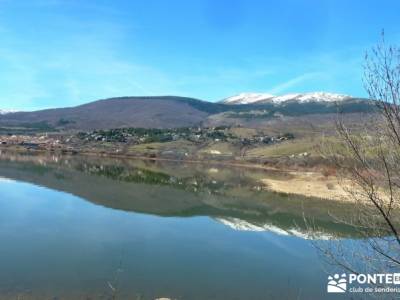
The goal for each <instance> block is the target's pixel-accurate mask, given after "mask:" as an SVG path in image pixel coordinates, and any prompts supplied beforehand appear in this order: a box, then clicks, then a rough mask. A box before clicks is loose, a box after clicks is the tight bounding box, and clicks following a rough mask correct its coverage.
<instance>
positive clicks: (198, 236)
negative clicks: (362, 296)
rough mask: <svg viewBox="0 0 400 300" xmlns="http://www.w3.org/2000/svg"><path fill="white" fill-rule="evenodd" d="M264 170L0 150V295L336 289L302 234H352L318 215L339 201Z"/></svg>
mask: <svg viewBox="0 0 400 300" xmlns="http://www.w3.org/2000/svg"><path fill="white" fill-rule="evenodd" d="M266 176H275V177H276V176H282V174H280V173H279V172H276V173H274V172H272V171H268V172H267V171H264V170H252V169H239V168H229V167H226V166H225V167H224V166H218V165H207V164H204V165H199V164H183V163H172V162H156V161H140V160H127V159H106V158H100V157H97V158H95V157H79V156H56V155H21V154H19V155H16V154H10V153H1V155H0V192H1V198H0V238H1V241H2V244H1V248H0V266H1V268H0V295H1V297H0V298H1V299H155V298H160V297H168V298H171V299H330V298H332V299H343V298H338V296H335V295H331V296H330V298H329V297H328V296H329V294H327V293H326V284H327V277H328V273H333V272H334V271H336V269H335V267H334V266H330V265H328V264H326V263H325V260H324V259H323V258H322V257H321V255H320V253H318V251H317V250H316V248H315V247H314V245H313V243H314V242H315V241H318V242H319V243H325V240H326V239H328V238H331V239H334V241H338V242H346V241H353V242H355V243H357V241H358V239H359V236H357V232H354V230H353V229H352V228H351V227H348V226H345V225H340V224H337V223H335V222H334V220H332V218H331V217H330V213H332V212H333V213H335V214H337V215H341V216H346V215H348V214H351V205H349V204H343V203H337V202H329V201H326V200H320V199H307V198H303V197H294V196H285V195H280V194H276V193H271V192H269V191H268V190H266V188H265V187H264V186H262V185H260V183H259V182H260V179H261V178H264V177H266ZM304 216H307V217H312V219H313V230H312V231H310V227H309V226H307V224H305V222H304ZM326 243H328V241H326ZM18 297H19V298H18Z"/></svg>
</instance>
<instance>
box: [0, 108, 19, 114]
mask: <svg viewBox="0 0 400 300" xmlns="http://www.w3.org/2000/svg"><path fill="white" fill-rule="evenodd" d="M14 112H16V111H15V110H4V109H0V115H6V114H10V113H14Z"/></svg>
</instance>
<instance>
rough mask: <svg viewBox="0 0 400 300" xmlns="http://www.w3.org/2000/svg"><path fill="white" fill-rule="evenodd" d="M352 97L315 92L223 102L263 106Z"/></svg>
mask: <svg viewBox="0 0 400 300" xmlns="http://www.w3.org/2000/svg"><path fill="white" fill-rule="evenodd" d="M351 98H352V97H351V96H348V95H342V94H334V93H326V92H314V93H296V94H286V95H281V96H273V95H270V94H264V93H241V94H239V95H236V96H232V97H229V98H226V99H224V100H222V103H225V104H250V103H256V104H263V103H284V102H288V101H297V102H300V103H307V102H336V101H343V100H347V99H351Z"/></svg>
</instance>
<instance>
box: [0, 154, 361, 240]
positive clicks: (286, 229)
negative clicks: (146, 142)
mask: <svg viewBox="0 0 400 300" xmlns="http://www.w3.org/2000/svg"><path fill="white" fill-rule="evenodd" d="M0 176H2V177H6V178H9V179H14V180H18V181H24V182H29V183H32V184H35V185H40V186H43V187H47V188H50V189H54V190H58V191H63V192H67V193H70V194H73V195H76V196H79V197H81V198H83V199H86V200H87V201H90V202H92V203H95V204H98V205H102V206H105V207H109V208H113V209H118V210H124V211H132V212H139V213H145V214H153V215H158V216H164V217H192V216H209V217H211V218H214V219H215V220H217V221H219V222H222V223H223V224H225V225H227V226H230V227H232V228H234V229H238V230H252V231H274V232H277V233H280V234H285V235H297V236H301V237H309V236H307V232H308V230H307V226H306V225H305V223H304V216H305V217H307V218H309V219H312V220H313V223H314V226H315V227H316V228H318V229H317V231H318V232H317V234H316V233H315V232H314V233H313V234H314V235H313V236H314V237H315V236H317V237H324V236H325V237H326V236H329V237H338V238H340V237H353V238H357V231H355V230H354V229H353V228H352V227H350V226H346V225H343V224H338V223H337V222H335V220H334V219H333V218H332V217H331V216H332V215H335V216H337V217H339V218H344V219H346V218H350V216H351V215H352V208H353V205H352V204H349V203H341V202H335V201H328V200H322V199H316V198H306V197H301V196H292V195H282V194H278V193H273V192H270V191H268V190H267V189H266V187H265V186H263V185H262V183H261V179H262V178H266V177H280V176H287V175H285V174H282V173H281V172H274V171H265V170H249V169H243V168H234V167H221V166H212V165H201V164H185V163H171V162H159V161H143V160H132V159H110V158H104V157H83V156H56V155H32V154H25V155H23V154H13V153H1V155H0Z"/></svg>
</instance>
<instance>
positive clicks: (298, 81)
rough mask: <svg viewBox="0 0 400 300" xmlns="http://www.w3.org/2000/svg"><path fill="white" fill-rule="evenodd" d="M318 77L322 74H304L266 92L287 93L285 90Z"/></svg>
mask: <svg viewBox="0 0 400 300" xmlns="http://www.w3.org/2000/svg"><path fill="white" fill-rule="evenodd" d="M318 76H322V73H321V72H311V73H305V74H302V75H299V76H296V77H294V78H291V79H289V80H287V81H285V82H282V83H280V84H278V85H276V86H274V87H273V88H271V89H270V90H269V91H268V92H269V93H270V94H281V93H284V92H287V90H288V89H290V88H293V87H296V86H298V85H300V84H302V83H304V82H305V81H309V80H312V79H315V78H316V77H318Z"/></svg>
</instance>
